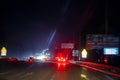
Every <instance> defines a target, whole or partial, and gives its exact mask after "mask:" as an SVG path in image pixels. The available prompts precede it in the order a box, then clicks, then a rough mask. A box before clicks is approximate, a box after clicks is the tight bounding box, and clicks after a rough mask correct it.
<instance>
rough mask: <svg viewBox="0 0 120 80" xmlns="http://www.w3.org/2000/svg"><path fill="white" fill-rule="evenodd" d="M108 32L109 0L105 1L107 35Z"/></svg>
mask: <svg viewBox="0 0 120 80" xmlns="http://www.w3.org/2000/svg"><path fill="white" fill-rule="evenodd" d="M107 34H108V1H107V0H106V1H105V35H107Z"/></svg>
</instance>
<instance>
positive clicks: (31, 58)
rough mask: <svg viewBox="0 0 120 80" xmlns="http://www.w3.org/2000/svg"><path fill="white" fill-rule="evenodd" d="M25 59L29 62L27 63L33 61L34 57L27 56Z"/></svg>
mask: <svg viewBox="0 0 120 80" xmlns="http://www.w3.org/2000/svg"><path fill="white" fill-rule="evenodd" d="M26 61H27V62H29V63H34V62H35V59H34V57H29V58H27V60H26Z"/></svg>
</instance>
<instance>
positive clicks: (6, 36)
mask: <svg viewBox="0 0 120 80" xmlns="http://www.w3.org/2000/svg"><path fill="white" fill-rule="evenodd" d="M107 4H108V8H107V10H108V26H109V27H108V33H109V34H115V35H116V34H117V35H119V29H118V27H119V26H120V24H119V18H120V16H119V14H120V11H119V2H118V1H116V0H108V2H107ZM55 30H56V34H55V37H54V40H53V42H52V44H54V45H57V43H60V42H62V41H67V40H76V39H78V38H79V37H81V38H83V36H85V35H86V34H89V33H90V34H95V33H97V34H101V33H102V34H103V33H105V0H39V1H35V0H33V1H32V0H29V1H27V0H23V1H18V0H15V1H12V0H9V1H4V2H0V46H7V47H8V50H9V52H13V53H27V52H38V51H39V50H41V49H44V48H46V45H47V40H48V37H49V35H50V33H52V32H53V31H55ZM52 44H51V45H52Z"/></svg>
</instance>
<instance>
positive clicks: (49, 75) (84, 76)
mask: <svg viewBox="0 0 120 80" xmlns="http://www.w3.org/2000/svg"><path fill="white" fill-rule="evenodd" d="M0 80H120V79H118V78H115V77H112V76H109V75H106V74H104V73H100V72H97V71H93V70H90V69H86V68H84V67H80V66H78V65H73V64H69V65H66V66H65V67H64V66H60V67H59V69H58V66H57V64H53V63H34V64H27V65H26V64H25V63H21V64H17V65H15V66H13V68H11V69H10V70H8V71H6V72H4V73H3V72H2V74H0Z"/></svg>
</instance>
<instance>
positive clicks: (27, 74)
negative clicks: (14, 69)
mask: <svg viewBox="0 0 120 80" xmlns="http://www.w3.org/2000/svg"><path fill="white" fill-rule="evenodd" d="M33 74H34V72H28V73H26V74H23V76H20V78H25V77H27V76H31V75H33Z"/></svg>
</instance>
